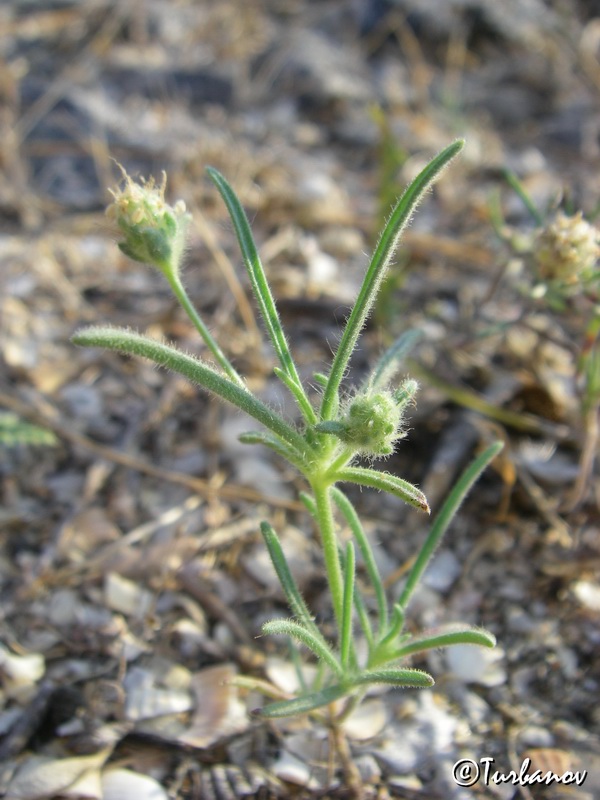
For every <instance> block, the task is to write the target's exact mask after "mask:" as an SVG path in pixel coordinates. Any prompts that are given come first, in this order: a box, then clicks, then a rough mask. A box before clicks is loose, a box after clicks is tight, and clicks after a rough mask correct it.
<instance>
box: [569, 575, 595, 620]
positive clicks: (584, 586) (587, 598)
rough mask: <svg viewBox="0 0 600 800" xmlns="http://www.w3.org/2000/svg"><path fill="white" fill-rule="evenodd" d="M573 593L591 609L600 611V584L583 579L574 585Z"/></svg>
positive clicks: (582, 603) (583, 604)
mask: <svg viewBox="0 0 600 800" xmlns="http://www.w3.org/2000/svg"><path fill="white" fill-rule="evenodd" d="M573 594H574V595H575V597H576V598H577V599H578V600H579V602H580V603H581V605H582V606H585V608H587V609H588V610H589V611H595V612H600V585H599V584H598V583H593V582H592V581H586V580H581V581H577V583H576V584H575V585H574V586H573Z"/></svg>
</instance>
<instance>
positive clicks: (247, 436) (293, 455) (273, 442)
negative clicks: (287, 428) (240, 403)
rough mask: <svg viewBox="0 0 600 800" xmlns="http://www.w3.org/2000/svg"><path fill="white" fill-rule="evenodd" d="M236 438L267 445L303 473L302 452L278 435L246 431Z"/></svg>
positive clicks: (245, 442)
mask: <svg viewBox="0 0 600 800" xmlns="http://www.w3.org/2000/svg"><path fill="white" fill-rule="evenodd" d="M238 438H239V440H240V442H241V443H242V444H262V445H264V446H265V447H269V448H270V449H271V450H273V452H275V453H277V455H280V456H281V457H282V458H284V459H285V460H286V461H289V462H290V464H293V465H294V466H295V467H296V469H298V470H299V471H300V472H302V473H304V472H305V470H306V462H305V460H304V458H303V457H302V454H301V453H298V451H297V450H295V449H294V448H293V447H290V445H289V444H287V442H284V441H283V440H282V439H280V438H279V437H278V436H273V435H271V434H270V433H266V432H264V431H248V432H247V433H242V434H240V436H239V437H238Z"/></svg>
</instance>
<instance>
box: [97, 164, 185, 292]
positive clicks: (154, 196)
mask: <svg viewBox="0 0 600 800" xmlns="http://www.w3.org/2000/svg"><path fill="white" fill-rule="evenodd" d="M119 166H120V165H119ZM120 168H121V171H122V172H123V178H124V180H123V182H122V184H121V185H120V186H117V187H116V188H115V189H110V190H109V191H110V193H111V194H112V196H113V198H114V199H113V202H112V203H111V204H110V205H109V206H108V208H107V209H106V214H107V216H108V217H109V218H110V219H112V220H114V221H115V222H116V223H117V225H118V226H119V228H120V229H121V231H122V233H123V234H124V236H125V238H124V240H123V241H122V242H119V248H120V249H121V251H122V252H123V253H125V255H126V256H129V258H132V259H133V260H134V261H141V262H143V263H144V264H150V265H152V266H154V267H157V268H158V269H160V270H161V272H163V273H165V275H167V277H168V276H169V274H173V273H176V272H177V271H178V269H179V263H180V260H181V256H182V254H183V251H184V249H185V235H186V230H187V226H188V224H189V221H190V216H189V214H187V213H186V208H185V203H184V202H183V200H178V201H177V203H175V206H170V205H169V204H168V203H166V202H165V189H166V185H167V176H166V173H164V172H163V177H162V181H161V183H160V185H159V184H157V183H156V182H155V180H154V178H152V177H150V178H149V179H148V180H145V179H144V178H141V179H140V182H139V183H136V182H135V181H133V180H132V179H131V177H130V176H129V175H128V174H127V173H126V172H125V170H124V169H123V167H121V166H120Z"/></svg>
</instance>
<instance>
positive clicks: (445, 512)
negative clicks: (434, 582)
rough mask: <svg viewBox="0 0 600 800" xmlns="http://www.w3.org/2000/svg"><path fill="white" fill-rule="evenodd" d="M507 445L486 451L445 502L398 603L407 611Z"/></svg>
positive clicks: (496, 445)
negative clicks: (464, 507)
mask: <svg viewBox="0 0 600 800" xmlns="http://www.w3.org/2000/svg"><path fill="white" fill-rule="evenodd" d="M503 446H504V445H503V443H502V442H494V443H493V444H491V445H490V446H489V447H488V448H487V449H486V450H484V452H483V453H481V454H480V455H479V456H478V457H477V458H476V459H475V460H474V461H473V462H472V463H471V464H470V465H469V466H468V467H467V469H466V470H465V471H464V472H463V474H462V475H461V476H460V478H459V479H458V481H457V482H456V484H455V486H454V488H453V489H452V491H451V492H450V494H449V495H448V497H447V498H446V501H445V503H444V504H443V506H442V508H441V509H440V511H439V513H438V515H437V516H436V518H435V519H434V521H433V524H432V526H431V530H430V532H429V535H428V536H427V539H426V540H425V543H424V544H423V547H422V548H421V550H420V552H419V555H418V556H417V560H416V561H415V563H414V564H413V567H412V569H411V571H410V573H409V575H408V580H407V581H406V586H405V587H404V589H403V591H402V594H401V595H400V599H399V601H398V602H399V603H400V605H401V606H402V608H404V609H406V607H407V605H408V602H409V600H410V598H411V595H412V593H413V592H414V590H415V588H416V587H417V584H418V583H419V580H420V579H421V576H422V575H423V572H424V571H425V569H426V567H427V565H428V564H429V561H430V559H431V557H432V556H433V554H434V553H435V551H436V548H437V546H438V545H439V543H440V541H441V539H442V536H443V535H444V534H445V533H446V530H447V529H448V526H449V525H450V523H451V522H452V519H453V517H454V515H455V514H456V512H457V511H458V509H459V507H460V505H461V503H462V502H463V500H464V499H465V497H466V496H467V494H468V492H469V490H470V489H471V487H472V486H473V484H474V483H475V481H476V480H477V478H479V476H480V475H481V473H482V472H483V470H484V469H485V468H486V467H487V465H488V464H489V463H490V461H492V460H493V459H494V458H495V457H496V456H497V455H498V453H499V452H500V450H502V447H503Z"/></svg>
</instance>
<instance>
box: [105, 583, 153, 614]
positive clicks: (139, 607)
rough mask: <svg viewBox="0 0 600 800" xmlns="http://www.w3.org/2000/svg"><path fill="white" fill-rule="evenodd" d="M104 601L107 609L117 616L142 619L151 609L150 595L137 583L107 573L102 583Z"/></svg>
mask: <svg viewBox="0 0 600 800" xmlns="http://www.w3.org/2000/svg"><path fill="white" fill-rule="evenodd" d="M104 599H105V602H106V605H107V606H108V608H112V610H113V611H118V612H119V614H124V615H125V616H132V617H138V618H140V617H143V616H144V615H145V614H147V613H148V612H149V611H150V609H151V607H152V599H153V598H152V593H151V592H149V591H148V590H147V589H143V588H142V587H140V586H139V585H138V584H137V583H134V582H133V581H130V580H128V579H127V578H123V577H122V576H121V575H118V574H117V573H116V572H109V573H108V575H107V576H106V579H105V581H104Z"/></svg>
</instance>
